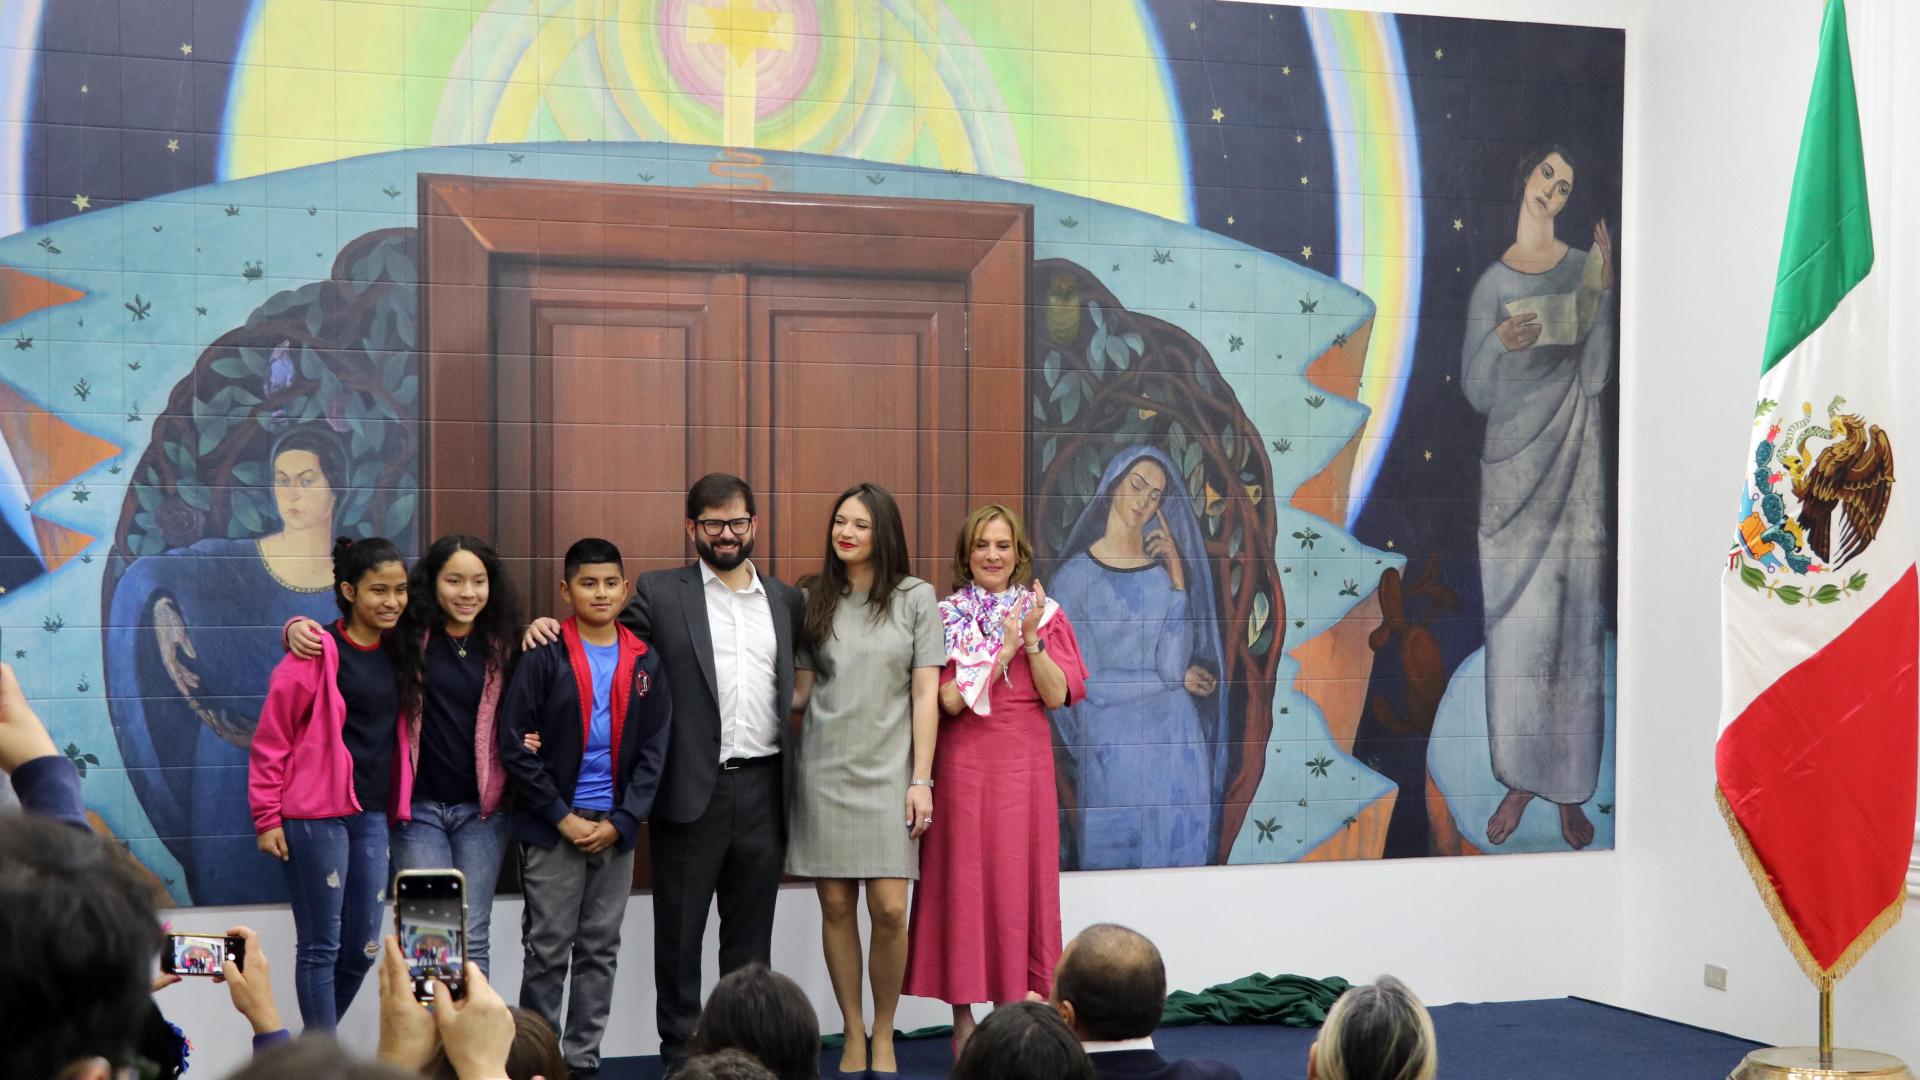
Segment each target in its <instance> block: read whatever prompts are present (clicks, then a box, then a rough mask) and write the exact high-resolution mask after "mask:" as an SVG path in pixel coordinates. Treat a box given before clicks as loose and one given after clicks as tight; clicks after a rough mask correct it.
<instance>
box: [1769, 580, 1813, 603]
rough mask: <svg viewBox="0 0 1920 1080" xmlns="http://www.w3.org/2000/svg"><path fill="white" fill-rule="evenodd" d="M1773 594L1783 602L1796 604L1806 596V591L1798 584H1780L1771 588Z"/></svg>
mask: <svg viewBox="0 0 1920 1080" xmlns="http://www.w3.org/2000/svg"><path fill="white" fill-rule="evenodd" d="M1773 595H1775V596H1777V597H1779V598H1780V602H1781V603H1783V604H1797V603H1799V602H1800V601H1801V600H1803V599H1805V598H1806V593H1805V592H1803V591H1802V590H1801V588H1800V586H1798V585H1782V586H1780V587H1779V588H1777V589H1775V590H1773Z"/></svg>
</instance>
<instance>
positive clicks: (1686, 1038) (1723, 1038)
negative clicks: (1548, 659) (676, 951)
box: [601, 998, 1760, 1080]
mask: <svg viewBox="0 0 1920 1080" xmlns="http://www.w3.org/2000/svg"><path fill="white" fill-rule="evenodd" d="M1433 1023H1434V1028H1435V1030H1436V1031H1437V1032H1438V1033H1439V1036H1440V1077H1441V1080H1619V1078H1621V1077H1633V1078H1634V1080H1723V1078H1724V1077H1725V1076H1726V1075H1727V1074H1728V1073H1729V1072H1732V1071H1733V1067H1734V1066H1735V1065H1738V1064H1739V1063H1740V1059H1741V1058H1742V1057H1745V1056H1746V1054H1747V1052H1748V1051H1750V1050H1753V1049H1755V1048H1756V1047H1758V1046H1759V1045H1760V1044H1759V1043H1753V1042H1748V1041H1746V1040H1745V1039H1736V1038H1734V1037H1732V1036H1730V1035H1722V1034H1719V1033H1718V1032H1713V1031H1706V1030H1703V1029H1701V1028H1696V1027H1689V1026H1687V1025H1685V1024H1676V1023H1674V1022H1672V1021H1670V1020H1661V1019H1658V1018H1657V1017H1652V1016H1646V1015H1643V1014H1641V1013H1636V1012H1628V1011H1626V1010H1624V1009H1616V1008H1613V1007H1612V1006H1609V1005H1599V1004H1596V1003H1594V1002H1591V1001H1582V1000H1580V999H1579V998H1559V999H1556V1000H1552V1001H1509V1002H1501V1003H1498V1004H1492V1005H1443V1006H1441V1007H1439V1008H1437V1009H1434V1010H1433ZM1314 1034H1315V1032H1314V1031H1312V1030H1308V1029H1303V1028H1287V1027H1269V1026H1264V1025H1262V1026H1247V1027H1214V1026H1211V1025H1201V1026H1197V1027H1185V1028H1167V1029H1165V1030H1162V1031H1160V1032H1159V1033H1157V1034H1156V1035H1155V1036H1154V1042H1155V1044H1157V1045H1158V1046H1159V1047H1160V1052H1161V1053H1163V1054H1165V1055H1166V1056H1167V1057H1210V1058H1217V1059H1219V1060H1221V1061H1225V1062H1229V1063H1231V1064H1233V1065H1235V1066H1237V1067H1238V1068H1239V1069H1240V1071H1241V1073H1242V1074H1244V1075H1245V1076H1246V1077H1247V1080H1304V1078H1305V1077H1306V1075H1307V1046H1308V1045H1309V1044H1310V1043H1312V1042H1313V1038H1314ZM899 1050H900V1069H901V1071H900V1076H901V1080H937V1078H939V1077H943V1076H945V1075H946V1074H947V1068H948V1066H950V1065H952V1064H953V1057H952V1054H951V1053H950V1052H949V1050H948V1048H947V1042H946V1040H945V1039H923V1040H919V1041H916V1042H903V1043H900V1044H899ZM820 1061H821V1075H822V1076H825V1077H831V1076H833V1075H834V1074H833V1071H832V1070H833V1068H834V1066H836V1065H838V1064H839V1062H840V1052H839V1051H838V1050H834V1051H830V1052H828V1053H826V1054H823V1055H822V1056H821V1059H820ZM659 1076H660V1059H659V1058H657V1057H643V1058H614V1059H610V1060H608V1061H607V1062H606V1065H605V1068H604V1069H603V1070H602V1071H601V1077H602V1078H603V1080H656V1078H657V1077H659Z"/></svg>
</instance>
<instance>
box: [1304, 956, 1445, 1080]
mask: <svg viewBox="0 0 1920 1080" xmlns="http://www.w3.org/2000/svg"><path fill="white" fill-rule="evenodd" d="M1439 1072H1440V1052H1439V1049H1438V1047H1437V1046H1436V1044H1435V1042H1434V1036H1433V1018H1432V1017H1430V1016H1428V1015H1427V1008H1426V1006H1424V1005H1422V1004H1420V999H1419V998H1417V997H1415V996H1414V994H1413V991H1411V990H1409V989H1407V986H1406V984H1405V983H1403V982H1401V981H1400V980H1399V979H1396V978H1394V977H1393V976H1391V975H1382V976H1381V977H1380V978H1379V979H1378V980H1376V981H1375V982H1372V983H1370V984H1368V985H1366V986H1356V987H1354V988H1353V989H1351V990H1348V991H1347V992H1346V993H1344V994H1342V995H1340V1000H1338V1001H1336V1002H1334V1003H1333V1008H1332V1009H1329V1010H1328V1011H1327V1022H1326V1023H1325V1024H1323V1025H1322V1026H1321V1028H1320V1037H1319V1038H1318V1039H1316V1040H1314V1043H1313V1047H1312V1049H1310V1050H1308V1051H1307V1076H1308V1077H1309V1078H1310V1080H1433V1078H1434V1077H1435V1076H1437V1075H1438V1074H1439Z"/></svg>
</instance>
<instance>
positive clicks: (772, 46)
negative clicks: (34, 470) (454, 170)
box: [221, 0, 1193, 221]
mask: <svg viewBox="0 0 1920 1080" xmlns="http://www.w3.org/2000/svg"><path fill="white" fill-rule="evenodd" d="M471 7H472V8H474V9H473V10H468V9H467V7H466V6H463V7H462V8H460V9H443V8H436V7H427V6H421V5H417V4H413V3H407V2H403V0H360V2H358V3H354V4H350V5H349V4H339V5H336V4H334V3H332V2H331V0H259V2H258V3H257V4H256V6H255V7H254V10H253V13H252V15H251V16H250V17H249V19H248V22H247V27H246V30H245V32H244V34H243V36H242V40H241V46H240V49H239V51H238V56H237V61H238V65H237V68H236V74H235V76H234V80H233V84H232V86H231V87H230V90H229V95H228V107H227V117H226V124H225V140H224V144H223V149H222V155H221V178H222V179H237V178H240V177H245V176H255V175H259V174H262V173H268V172H277V171H280V170H284V169H291V168H298V167H300V166H304V165H313V164H318V163H321V162H326V161H336V160H339V159H342V158H348V157H355V156H359V155H362V154H369V153H380V152H384V151H390V150H401V149H408V148H412V147H422V146H453V145H462V144H468V143H488V142H573V141H585V140H593V141H659V142H677V143H687V144H696V145H723V146H735V147H757V148H763V149H771V150H790V151H797V152H801V153H813V154H824V155H833V156H839V157H850V158H862V159H867V160H873V161H884V162H889V163H894V164H902V165H917V166H924V167H928V168H939V169H953V170H958V171H962V172H977V173H982V174H986V175H991V176H998V177H1003V178H1006V179H1010V180H1020V181H1025V182H1027V183H1031V184H1034V185H1037V186H1040V187H1046V188H1051V189H1054V190H1058V191H1065V192H1070V193H1072V194H1076V195H1086V196H1090V197H1092V198H1095V199H1100V200H1103V201H1106V202H1112V203H1117V204H1119V205H1122V206H1130V207H1134V208H1136V209H1140V210H1145V211H1147V212H1149V213H1153V214H1158V215H1161V216H1163V217H1167V218H1172V219H1174V220H1176V221H1191V220H1192V216H1193V200H1192V192H1191V190H1190V186H1189V181H1188V161H1187V149H1186V141H1185V138H1184V136H1183V135H1182V134H1181V127H1180V125H1179V124H1178V123H1176V120H1177V110H1176V99H1175V90H1174V85H1173V79H1172V76H1171V73H1170V71H1169V69H1168V67H1167V64H1166V61H1165V60H1164V59H1162V58H1161V57H1160V56H1159V55H1158V53H1159V52H1160V51H1161V50H1160V48H1159V43H1158V37H1157V33H1156V31H1155V29H1154V25H1153V21H1152V17H1151V15H1150V14H1149V13H1148V12H1147V11H1146V10H1145V4H1144V3H1142V2H1139V0H1091V3H1089V4H1087V5H1086V6H1080V5H1073V4H1063V5H1059V6H1058V8H1057V9H1053V12H1052V15H1051V16H1050V17H1049V18H1048V19H1047V20H1042V19H1041V18H1039V17H1038V16H1039V10H1040V9H1037V8H1036V7H1035V6H1034V5H1032V4H1031V3H1013V2H1006V3H1002V2H999V0H969V2H968V3H965V4H958V5H954V6H952V7H949V6H948V5H947V4H946V3H944V2H942V0H864V2H861V3H847V2H844V0H543V2H542V3H540V4H538V5H529V4H527V3H525V2H524V0H495V2H494V3H493V4H491V5H490V6H485V7H482V6H481V5H477V4H476V5H471ZM529 8H535V9H537V10H533V11H530V10H529Z"/></svg>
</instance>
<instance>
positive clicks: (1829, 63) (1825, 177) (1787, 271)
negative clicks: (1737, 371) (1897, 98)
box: [1760, 0, 1873, 375]
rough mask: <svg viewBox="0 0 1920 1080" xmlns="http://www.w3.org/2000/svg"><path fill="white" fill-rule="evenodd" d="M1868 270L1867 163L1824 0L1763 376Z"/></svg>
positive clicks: (1840, 15)
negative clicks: (1817, 60)
mask: <svg viewBox="0 0 1920 1080" xmlns="http://www.w3.org/2000/svg"><path fill="white" fill-rule="evenodd" d="M1872 268H1873V222H1872V219H1871V217H1870V216H1869V215H1868V213H1867V167H1866V159H1865V155H1863V154H1862V153H1861V150H1860V112H1859V108H1858V106H1857V105H1856V104H1855V101H1854V95H1853V60H1852V57H1851V54H1850V53H1849V51H1848V49H1847V11H1846V5H1845V3H1844V2H1843V0H1828V3H1827V14H1826V20H1825V22H1824V24H1823V25H1822V26H1821V29H1820V66H1819V69H1818V70H1817V71H1816V72H1815V73H1814V76H1813V98H1812V100H1811V101H1809V102H1808V103H1807V122H1806V126H1805V127H1803V128H1802V129H1801V132H1800V160H1799V162H1798V164H1796V165H1795V166H1794V170H1793V198H1792V199H1791V200H1790V201H1789V202H1788V204H1787V227H1786V233H1785V236H1784V237H1783V238H1782V241H1781V245H1780V272H1779V275H1778V276H1777V277H1776V278H1775V280H1774V286H1773V314H1772V317H1771V318H1769V319H1768V320H1767V349H1766V357H1765V359H1764V360H1763V361H1762V362H1761V364H1760V372H1761V374H1763V375H1764V374H1766V372H1768V371H1769V370H1771V369H1772V368H1773V366H1774V365H1775V364H1778V363H1779V362H1780V361H1781V360H1783V359H1785V357H1786V356H1787V354H1788V353H1790V352H1792V351H1793V350H1794V348H1795V347H1796V346H1798V345H1799V344H1800V343H1801V342H1802V341H1805V340H1806V339H1807V337H1808V335H1810V334H1812V333H1813V332H1814V331H1815V330H1817V329H1819V328H1820V324H1821V323H1823V322H1825V321H1826V319H1827V316H1828V315H1829V314H1831V313H1832V312H1833V309H1834V307H1835V306H1836V305H1838V304H1839V303H1840V300H1841V298H1842V297H1844V296H1846V295H1847V292H1848V291H1849V290H1851V289H1852V288H1853V287H1854V286H1855V285H1857V284H1859V282H1860V279H1862V278H1864V277H1866V276H1867V271H1869V270H1871V269H1872Z"/></svg>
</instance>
